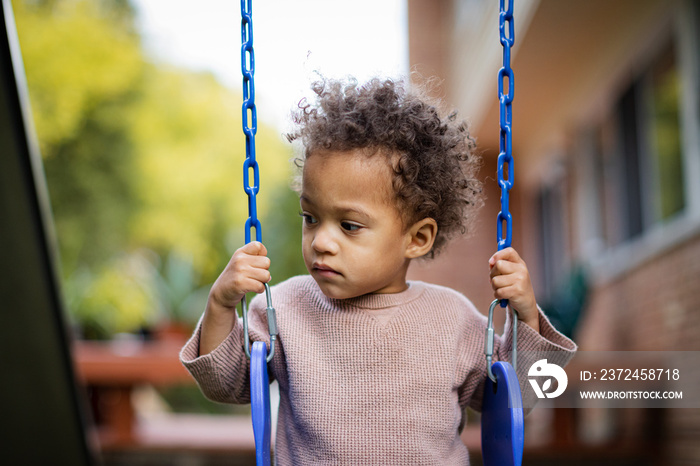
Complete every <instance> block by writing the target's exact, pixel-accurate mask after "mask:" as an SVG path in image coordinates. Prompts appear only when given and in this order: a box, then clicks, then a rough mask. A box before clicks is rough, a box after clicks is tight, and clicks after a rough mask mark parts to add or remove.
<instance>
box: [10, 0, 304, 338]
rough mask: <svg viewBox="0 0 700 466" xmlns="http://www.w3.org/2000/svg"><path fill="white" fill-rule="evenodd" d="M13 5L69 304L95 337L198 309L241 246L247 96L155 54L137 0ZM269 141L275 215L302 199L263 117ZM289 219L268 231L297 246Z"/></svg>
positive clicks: (264, 149) (284, 149) (268, 177)
mask: <svg viewBox="0 0 700 466" xmlns="http://www.w3.org/2000/svg"><path fill="white" fill-rule="evenodd" d="M13 5H14V9H15V14H16V20H17V25H18V32H19V36H20V44H21V47H22V52H23V58H24V62H25V67H26V73H27V80H28V83H29V90H30V99H31V102H32V110H33V114H34V118H35V122H36V127H37V133H38V136H39V140H40V146H41V148H42V153H43V157H44V164H45V171H46V174H47V180H48V185H49V191H50V196H51V203H52V209H53V214H54V219H55V222H56V230H57V233H58V239H59V245H60V255H61V257H62V275H63V277H64V281H65V283H66V294H67V298H68V301H69V309H71V311H72V313H73V315H74V316H75V317H76V318H77V320H78V321H80V322H81V323H83V324H84V325H87V326H88V327H89V329H90V332H91V334H92V335H93V336H108V335H110V334H113V333H115V332H121V331H132V330H134V329H136V328H138V327H139V326H141V325H146V324H149V323H152V322H154V320H156V319H158V318H160V317H162V316H164V315H170V316H171V317H173V316H174V317H178V316H179V317H181V316H183V315H185V314H186V315H188V316H190V318H191V316H192V315H194V314H196V309H197V307H199V308H200V309H201V308H202V307H203V302H202V300H203V299H205V298H206V294H205V293H203V292H202V289H203V287H206V286H207V285H208V284H210V283H211V282H212V281H213V280H214V279H215V278H216V276H217V275H218V273H219V272H220V270H221V269H222V268H223V266H224V265H225V264H226V263H227V262H228V259H229V257H230V255H231V254H232V252H233V251H234V250H235V249H236V248H237V247H239V246H240V245H242V243H243V232H242V229H243V222H244V220H245V218H246V217H247V208H246V206H247V201H246V196H245V194H244V192H243V188H242V164H243V160H244V157H245V154H244V139H243V135H242V130H241V96H240V94H239V93H237V92H233V91H231V90H229V89H226V88H225V87H224V86H222V85H221V84H220V83H218V82H217V81H216V80H215V79H214V78H213V77H212V76H211V75H209V74H205V73H193V72H189V71H184V70H182V69H176V68H172V67H166V66H162V65H156V64H151V63H148V61H147V60H146V58H145V56H144V53H143V51H142V49H141V44H140V39H139V37H138V35H137V34H136V33H135V32H134V31H135V28H134V26H133V24H134V17H133V11H132V10H131V7H130V6H129V3H128V2H127V1H126V0H110V1H107V0H101V1H94V0H93V1H88V0H45V1H36V0H35V1H17V0H16V1H15V2H14V3H13ZM257 149H258V150H257V153H258V160H259V162H260V164H261V186H262V188H261V195H260V197H259V200H258V205H259V214H260V216H261V217H265V218H269V213H268V212H269V210H268V209H269V208H270V207H271V201H270V200H273V201H272V203H273V204H274V205H275V206H278V205H281V204H287V205H289V202H290V199H291V200H292V201H291V202H292V204H296V200H294V195H293V194H291V192H290V191H289V190H288V189H287V188H286V186H287V184H288V183H287V180H288V177H289V175H288V173H289V169H288V167H289V164H288V162H287V161H288V159H289V158H290V155H291V153H290V149H289V147H288V146H285V145H284V144H283V143H282V141H281V138H280V137H279V135H278V134H275V131H274V130H272V129H271V128H269V127H267V126H266V125H264V124H263V123H262V119H261V120H259V130H258V137H257ZM280 193H282V194H280ZM284 193H286V194H284ZM280 196H281V197H280ZM285 196H286V197H285ZM275 211H277V209H275ZM296 211H297V208H296V207H294V209H292V210H291V211H290V212H291V213H292V216H295V215H296ZM275 215H277V214H275ZM284 215H285V214H281V216H280V217H275V219H277V220H280V221H281V219H282V218H283V216H284ZM286 215H288V214H286ZM277 220H271V221H266V222H265V224H264V225H265V238H266V242H267V239H271V240H272V241H273V242H274V243H275V246H274V247H275V248H278V249H280V250H282V251H291V250H292V248H294V250H296V251H298V250H299V245H298V243H296V244H294V245H293V246H292V248H286V247H284V243H285V239H284V238H290V239H292V241H295V240H294V239H293V237H289V236H287V231H288V230H289V229H288V227H287V226H285V225H286V224H285V223H284V222H282V223H279V221H277ZM292 220H293V221H294V223H295V228H294V230H293V231H298V221H296V220H298V219H295V218H292ZM268 223H269V225H270V226H268ZM275 229H277V231H275ZM285 254H286V252H285ZM275 262H276V263H278V264H288V263H291V262H290V261H288V260H287V259H286V258H285V259H284V260H283V261H280V260H276V261H275ZM285 267H286V266H283V269H284V268H285ZM275 273H276V274H278V275H277V278H282V277H284V276H288V275H290V274H291V273H294V272H291V273H289V272H287V271H280V272H275Z"/></svg>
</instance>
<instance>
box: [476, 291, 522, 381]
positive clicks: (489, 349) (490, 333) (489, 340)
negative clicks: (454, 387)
mask: <svg viewBox="0 0 700 466" xmlns="http://www.w3.org/2000/svg"><path fill="white" fill-rule="evenodd" d="M500 302H501V300H500V299H494V300H493V302H492V303H491V305H490V306H489V317H488V323H487V324H486V334H485V337H484V354H485V355H486V371H487V373H488V376H489V379H491V381H492V382H493V383H497V380H496V376H495V375H494V373H493V372H492V371H491V364H492V363H493V340H494V330H493V310H494V308H495V307H496V306H497V305H498V303H500ZM510 309H511V312H512V313H513V351H512V355H511V363H512V365H513V369H516V370H517V364H518V349H517V346H518V312H517V311H516V310H515V309H512V308H510Z"/></svg>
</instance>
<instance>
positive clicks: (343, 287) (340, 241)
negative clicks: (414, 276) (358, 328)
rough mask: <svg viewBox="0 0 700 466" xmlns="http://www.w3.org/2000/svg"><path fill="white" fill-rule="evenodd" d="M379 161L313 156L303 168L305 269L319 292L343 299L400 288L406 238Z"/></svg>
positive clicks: (355, 155)
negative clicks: (319, 289) (315, 283)
mask: <svg viewBox="0 0 700 466" xmlns="http://www.w3.org/2000/svg"><path fill="white" fill-rule="evenodd" d="M391 180H392V171H391V168H390V166H389V164H388V162H387V160H386V158H385V157H383V156H381V155H377V156H374V157H367V156H365V155H363V154H361V153H357V152H355V151H350V152H316V153H313V154H311V155H310V156H309V157H308V158H307V159H306V161H305V163H304V170H303V176H302V190H301V208H302V212H303V216H304V226H303V234H302V252H303V255H304V262H305V263H306V268H307V269H308V270H309V273H310V274H311V276H312V277H313V278H314V279H315V280H316V282H317V283H318V285H319V286H320V288H321V290H322V291H323V293H324V294H325V295H326V296H328V297H331V298H337V299H347V298H352V297H355V296H360V295H363V294H367V293H397V292H399V291H403V290H404V289H406V270H407V269H408V264H409V259H408V258H407V256H406V248H407V246H408V244H409V243H410V234H409V233H408V232H407V231H406V230H405V228H404V225H403V222H402V221H401V218H400V215H399V211H398V208H397V207H396V205H395V201H394V200H393V196H392V184H391Z"/></svg>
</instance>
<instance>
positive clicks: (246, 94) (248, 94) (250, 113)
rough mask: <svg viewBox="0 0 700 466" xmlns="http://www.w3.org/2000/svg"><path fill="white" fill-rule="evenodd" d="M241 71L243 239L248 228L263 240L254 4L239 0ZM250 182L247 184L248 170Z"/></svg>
mask: <svg viewBox="0 0 700 466" xmlns="http://www.w3.org/2000/svg"><path fill="white" fill-rule="evenodd" d="M241 41H242V45H241V72H242V73H243V133H244V134H245V151H246V159H245V162H244V163H243V189H244V190H245V192H246V194H247V195H248V220H246V222H245V242H246V243H249V242H250V241H251V229H253V228H254V229H255V239H256V241H262V228H261V225H260V220H258V207H257V202H256V196H257V195H258V192H259V191H260V172H259V168H258V162H257V161H256V160H255V134H256V133H257V131H258V115H257V110H256V108H255V78H254V76H255V51H254V50H253V4H252V0H241ZM251 170H252V172H253V184H252V185H251V184H250V172H251Z"/></svg>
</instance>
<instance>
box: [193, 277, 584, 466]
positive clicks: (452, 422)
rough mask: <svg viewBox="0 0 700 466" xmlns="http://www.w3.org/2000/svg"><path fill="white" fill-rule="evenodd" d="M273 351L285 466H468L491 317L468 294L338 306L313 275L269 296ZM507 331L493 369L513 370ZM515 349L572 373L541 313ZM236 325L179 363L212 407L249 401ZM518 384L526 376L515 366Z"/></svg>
mask: <svg viewBox="0 0 700 466" xmlns="http://www.w3.org/2000/svg"><path fill="white" fill-rule="evenodd" d="M272 297H273V302H274V306H275V309H276V311H277V323H278V327H279V337H278V343H277V345H276V351H275V355H274V358H273V359H272V361H270V363H269V365H268V368H269V372H270V377H271V379H276V380H277V381H278V382H279V389H280V405H279V415H278V425H277V438H276V442H275V458H276V463H277V464H279V465H306V464H328V465H330V464H334V465H341V464H342V465H360V464H361V465H372V464H377V465H387V464H392V465H398V464H444V465H466V464H469V456H468V453H467V449H466V447H465V446H464V444H463V442H462V441H461V439H460V435H459V434H460V432H461V429H462V427H463V426H464V423H465V422H466V419H465V418H466V415H465V414H464V408H465V407H466V406H470V407H472V408H473V409H475V410H477V411H478V410H480V408H481V399H482V391H483V386H484V382H485V380H486V361H485V357H484V353H483V351H484V331H485V328H486V318H485V317H484V316H483V315H482V314H480V313H479V312H478V311H477V310H476V308H475V307H474V306H473V305H472V303H471V302H470V301H469V300H468V299H467V298H465V297H464V296H463V295H462V294H460V293H457V292H456V291H453V290H450V289H448V288H444V287H440V286H436V285H429V284H426V283H422V282H417V281H414V282H409V287H408V289H407V290H405V291H403V292H400V293H395V294H370V295H364V296H360V297H357V298H352V299H346V300H337V299H332V298H328V297H326V296H325V295H324V294H323V293H322V292H321V290H320V289H319V287H318V285H317V284H316V282H315V281H314V280H313V279H312V278H311V277H310V276H301V277H295V278H292V279H289V280H287V281H285V282H283V283H280V284H279V285H276V286H274V287H272ZM265 305H266V303H265V300H264V296H262V295H261V296H257V297H256V298H255V299H253V301H252V302H251V306H250V315H249V321H250V323H249V325H250V335H251V339H252V340H253V341H265V342H267V343H268V345H269V336H268V335H267V316H266V314H265ZM510 328H511V327H510V324H509V321H507V322H506V331H505V333H504V335H503V337H496V341H495V354H494V360H499V359H501V360H505V359H507V360H509V359H510V357H509V354H510V350H511V346H512V345H511V342H512V339H511V333H510ZM518 330H519V331H518V351H519V352H521V353H522V352H529V351H537V352H541V351H546V352H548V354H552V353H554V354H556V356H555V357H554V358H550V362H554V363H557V364H560V365H564V364H566V362H568V360H569V359H570V358H571V357H573V354H574V351H575V350H576V345H575V344H574V343H573V342H572V341H571V340H569V339H568V338H566V337H564V336H563V335H561V334H560V333H559V332H557V331H556V330H555V329H554V328H553V327H552V326H551V324H550V323H549V321H548V320H547V318H546V317H545V316H544V315H543V314H542V313H540V334H538V333H537V332H535V331H534V330H533V329H532V328H530V327H529V326H527V325H521V326H519V328H518ZM243 338H244V336H243V327H242V324H241V323H240V322H238V323H237V324H236V326H235V327H234V329H233V330H232V331H231V333H230V334H229V335H228V337H227V338H226V339H225V340H224V341H223V342H222V343H221V345H219V347H218V348H216V349H215V350H214V351H212V352H211V353H209V354H207V355H204V356H199V339H200V326H198V327H197V329H196V330H195V333H194V335H193V336H192V338H191V339H190V341H189V342H188V343H187V344H186V345H185V347H184V348H183V350H182V353H181V355H180V357H181V360H182V362H183V364H184V365H185V367H186V368H187V369H188V370H189V371H190V373H191V374H192V375H193V376H194V378H195V379H196V380H197V383H198V384H199V386H200V388H201V390H202V391H203V393H204V394H205V396H207V397H208V398H210V399H212V400H214V401H219V402H228V403H249V402H250V393H249V362H248V360H247V358H246V356H245V354H244V352H243ZM519 366H520V367H519V369H520V370H519V373H518V376H519V379H520V381H521V386H522V387H523V388H525V386H524V385H522V383H523V382H524V381H525V380H526V378H527V367H523V366H525V365H524V364H519Z"/></svg>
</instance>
